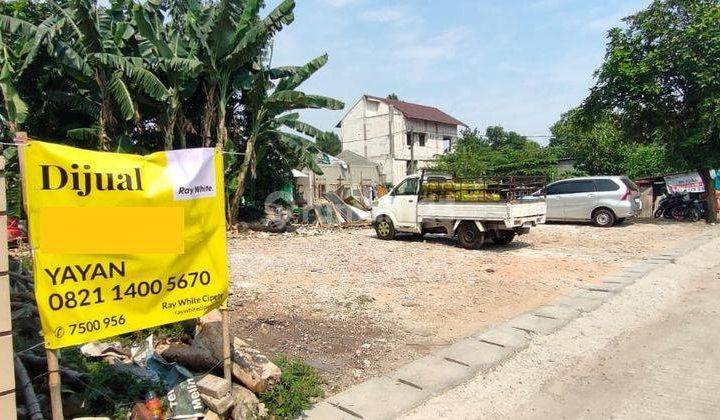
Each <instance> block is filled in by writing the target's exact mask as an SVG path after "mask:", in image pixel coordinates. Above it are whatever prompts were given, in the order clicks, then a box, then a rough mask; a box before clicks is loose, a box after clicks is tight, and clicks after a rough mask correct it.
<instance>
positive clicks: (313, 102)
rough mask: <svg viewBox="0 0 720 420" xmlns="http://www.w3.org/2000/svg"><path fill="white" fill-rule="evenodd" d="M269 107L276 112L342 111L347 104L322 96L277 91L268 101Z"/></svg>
mask: <svg viewBox="0 0 720 420" xmlns="http://www.w3.org/2000/svg"><path fill="white" fill-rule="evenodd" d="M267 103H268V106H269V107H271V108H273V109H275V110H276V111H291V110H294V109H320V108H323V109H330V110H340V109H343V108H344V107H345V104H344V103H343V102H341V101H338V100H337V99H333V98H330V97H327V96H320V95H306V94H305V93H303V92H298V91H295V90H281V91H277V90H276V91H275V92H273V93H272V95H270V97H269V98H268V100H267Z"/></svg>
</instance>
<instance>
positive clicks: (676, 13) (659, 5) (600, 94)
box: [583, 0, 720, 221]
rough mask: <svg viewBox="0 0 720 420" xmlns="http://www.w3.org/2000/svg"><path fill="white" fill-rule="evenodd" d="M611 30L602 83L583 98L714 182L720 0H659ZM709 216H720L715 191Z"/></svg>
mask: <svg viewBox="0 0 720 420" xmlns="http://www.w3.org/2000/svg"><path fill="white" fill-rule="evenodd" d="M625 22H626V24H627V28H625V29H620V28H614V29H612V30H611V31H610V34H609V38H610V40H609V42H608V47H607V53H606V57H605V61H604V63H603V65H602V66H601V68H600V69H599V70H598V72H597V83H596V85H595V86H594V87H593V89H592V90H591V93H590V96H589V97H588V99H587V100H586V101H585V103H584V105H583V109H584V112H585V114H586V115H587V116H589V117H591V118H599V117H602V116H603V115H604V113H605V112H612V113H613V114H614V115H615V116H616V117H617V118H618V120H619V124H620V126H621V127H622V130H623V131H624V132H625V133H626V134H627V135H628V137H630V138H633V139H636V140H637V141H639V142H643V143H646V144H658V145H662V146H664V147H665V149H666V150H667V153H668V154H669V156H672V159H673V160H676V161H677V162H679V163H680V164H681V165H683V166H686V167H690V168H696V169H697V170H698V171H699V172H700V174H701V175H702V176H703V178H704V179H705V181H706V185H708V186H710V185H712V182H711V180H710V175H709V170H710V169H711V168H714V167H717V166H718V164H719V163H720V24H718V22H720V2H719V1H718V0H655V1H653V2H652V4H651V5H650V6H649V7H648V8H647V9H645V10H643V11H641V12H639V13H637V14H635V15H633V16H630V17H628V18H626V19H625ZM708 205H709V208H710V211H709V212H708V216H709V217H708V220H709V221H715V220H716V210H717V209H716V199H715V190H714V189H713V188H709V191H708Z"/></svg>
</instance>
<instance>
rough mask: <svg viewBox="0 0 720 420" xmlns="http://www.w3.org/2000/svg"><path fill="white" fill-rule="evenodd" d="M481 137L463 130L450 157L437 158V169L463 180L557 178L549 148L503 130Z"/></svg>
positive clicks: (554, 163)
mask: <svg viewBox="0 0 720 420" xmlns="http://www.w3.org/2000/svg"><path fill="white" fill-rule="evenodd" d="M486 133H487V134H488V135H485V136H483V135H481V134H480V132H479V131H478V130H477V129H472V130H471V129H466V130H463V131H462V133H461V135H460V138H459V139H458V140H457V141H456V142H455V145H454V147H453V150H452V151H451V152H450V153H447V154H444V155H441V156H439V157H438V162H437V165H436V166H437V168H438V169H440V170H442V171H445V172H451V173H454V174H456V175H457V176H459V177H462V178H479V177H483V176H487V175H496V176H510V175H518V176H520V175H529V176H534V175H542V176H546V177H549V178H555V177H556V175H557V170H556V164H557V159H556V158H555V155H554V154H553V153H551V151H550V150H549V149H547V148H543V147H541V146H540V145H539V144H537V143H536V142H534V141H531V140H529V139H527V138H526V137H523V136H521V135H519V134H517V133H514V132H509V133H508V132H506V131H505V130H504V129H503V128H502V127H499V126H493V127H488V128H487V130H486Z"/></svg>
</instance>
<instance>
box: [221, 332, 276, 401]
mask: <svg viewBox="0 0 720 420" xmlns="http://www.w3.org/2000/svg"><path fill="white" fill-rule="evenodd" d="M232 360H233V365H232V373H233V376H234V377H235V378H237V379H238V380H239V381H240V382H241V383H242V384H243V385H245V387H247V388H248V389H249V390H251V391H253V392H255V393H261V392H265V391H266V390H268V389H269V388H270V387H272V386H273V385H275V384H276V383H277V382H279V381H280V374H281V372H280V368H279V367H277V366H276V365H275V364H274V363H273V362H271V361H270V360H269V359H268V358H267V357H265V356H264V355H262V354H260V352H259V351H258V350H256V349H254V348H252V347H250V346H248V344H247V343H245V342H244V341H242V340H241V339H239V338H237V337H235V338H234V339H233V350H232Z"/></svg>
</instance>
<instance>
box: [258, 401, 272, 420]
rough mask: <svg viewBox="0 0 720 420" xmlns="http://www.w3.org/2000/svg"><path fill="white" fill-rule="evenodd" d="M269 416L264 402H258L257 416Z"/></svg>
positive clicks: (263, 417) (264, 417) (262, 417)
mask: <svg viewBox="0 0 720 420" xmlns="http://www.w3.org/2000/svg"><path fill="white" fill-rule="evenodd" d="M268 417H269V414H268V411H267V408H265V404H263V403H260V404H258V418H261V419H266V418H268Z"/></svg>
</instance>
